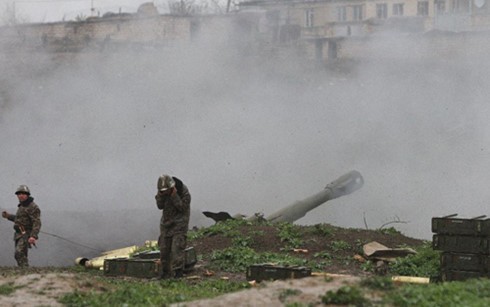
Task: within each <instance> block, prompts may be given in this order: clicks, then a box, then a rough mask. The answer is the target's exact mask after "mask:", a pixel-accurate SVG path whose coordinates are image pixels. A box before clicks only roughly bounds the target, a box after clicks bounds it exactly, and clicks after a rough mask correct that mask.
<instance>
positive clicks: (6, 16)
mask: <svg viewBox="0 0 490 307" xmlns="http://www.w3.org/2000/svg"><path fill="white" fill-rule="evenodd" d="M26 22H28V18H27V17H26V16H23V15H20V14H19V13H17V12H16V11H15V3H13V2H12V3H7V4H5V6H4V9H3V11H2V12H1V14H0V25H5V26H13V25H16V24H20V23H26Z"/></svg>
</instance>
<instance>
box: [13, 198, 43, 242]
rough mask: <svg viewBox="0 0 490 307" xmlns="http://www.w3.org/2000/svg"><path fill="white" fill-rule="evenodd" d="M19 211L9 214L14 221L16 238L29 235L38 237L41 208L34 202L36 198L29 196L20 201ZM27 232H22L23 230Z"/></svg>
mask: <svg viewBox="0 0 490 307" xmlns="http://www.w3.org/2000/svg"><path fill="white" fill-rule="evenodd" d="M17 207H18V208H17V213H16V214H11V215H9V216H8V219H9V220H11V221H13V222H14V230H15V239H18V238H20V237H22V236H23V235H27V237H34V238H36V239H38V235H39V231H40V230H41V210H40V209H39V207H38V205H37V204H36V203H35V202H34V198H32V197H29V198H28V199H27V200H26V201H23V202H21V203H19V205H18V206H17ZM23 229H24V230H25V232H26V233H25V234H22V230H23Z"/></svg>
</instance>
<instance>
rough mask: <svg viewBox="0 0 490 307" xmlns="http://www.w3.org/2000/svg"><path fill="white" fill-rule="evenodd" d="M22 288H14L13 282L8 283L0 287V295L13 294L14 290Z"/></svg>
mask: <svg viewBox="0 0 490 307" xmlns="http://www.w3.org/2000/svg"><path fill="white" fill-rule="evenodd" d="M19 288H22V287H19V286H15V285H14V283H13V282H8V283H6V284H3V285H1V286H0V295H10V294H12V293H14V292H15V290H17V289H19Z"/></svg>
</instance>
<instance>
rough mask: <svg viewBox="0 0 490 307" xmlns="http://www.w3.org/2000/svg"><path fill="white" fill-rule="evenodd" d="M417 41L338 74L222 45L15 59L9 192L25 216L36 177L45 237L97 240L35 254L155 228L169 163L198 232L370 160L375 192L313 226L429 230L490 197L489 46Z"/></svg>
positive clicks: (1, 90)
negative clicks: (476, 48)
mask: <svg viewBox="0 0 490 307" xmlns="http://www.w3.org/2000/svg"><path fill="white" fill-rule="evenodd" d="M419 41H420V39H418V38H416V37H415V38H393V37H382V38H379V40H373V41H372V45H371V47H370V48H366V51H365V53H364V54H363V58H362V59H361V60H360V61H359V62H355V61H348V62H347V63H345V64H343V65H339V66H337V69H330V70H325V69H323V68H320V67H316V68H312V67H311V66H310V65H309V64H307V63H305V62H303V61H301V60H300V59H298V58H294V57H292V56H288V57H286V58H283V59H275V60H270V59H269V60H267V61H266V60H264V59H259V58H256V57H245V56H242V55H241V53H240V52H235V51H226V52H225V51H224V50H227V48H225V47H227V46H226V45H217V46H216V45H215V42H210V43H209V44H205V45H199V46H195V45H185V46H179V47H178V48H169V49H165V50H155V51H144V52H139V51H138V52H137V51H123V52H115V53H82V54H68V55H66V54H42V53H35V54H22V53H20V54H18V55H16V56H15V57H14V56H13V55H12V54H8V55H5V54H3V55H1V68H2V72H3V77H1V79H0V82H1V83H0V108H1V110H0V112H1V113H0V143H1V148H2V150H1V151H0V161H1V162H2V163H1V174H2V175H1V176H0V204H1V206H2V209H4V210H8V211H9V212H11V213H14V212H15V210H16V202H17V200H16V198H15V195H14V191H15V189H16V187H17V186H18V185H19V184H27V185H28V186H29V187H30V188H31V191H32V195H33V196H34V198H35V201H36V202H37V203H38V204H39V206H40V207H41V209H42V212H43V213H42V218H43V230H44V231H46V232H48V233H53V234H57V235H60V236H63V237H64V238H68V239H70V240H73V241H75V242H78V243H81V244H84V245H88V246H90V247H93V248H94V249H95V250H90V249H86V248H83V247H81V246H76V245H73V244H71V243H70V242H66V241H63V240H60V239H57V238H55V237H52V236H49V235H43V234H41V238H40V240H39V247H38V249H37V250H31V251H30V252H31V257H30V259H31V263H32V264H33V265H67V264H70V263H71V261H72V260H73V259H74V258H75V257H77V256H94V255H96V254H97V251H96V250H107V249H111V248H119V247H124V246H129V245H133V244H136V245H141V244H143V242H144V240H156V238H157V237H158V223H159V218H160V211H159V210H157V208H156V205H155V201H154V195H155V192H156V183H157V178H158V176H159V175H161V174H162V173H168V174H171V175H175V176H177V177H179V178H180V179H182V180H183V181H184V183H185V184H186V185H187V186H188V187H189V189H190V192H191V194H192V203H191V206H192V210H193V212H192V224H193V225H199V226H201V225H210V224H211V223H212V221H210V220H207V219H205V218H204V217H202V214H201V213H200V212H201V211H206V210H209V211H228V212H230V213H231V214H232V215H233V214H235V213H243V214H247V215H252V214H254V213H256V212H263V213H265V214H266V215H268V214H271V213H273V212H275V211H276V210H279V209H281V208H282V207H284V206H287V205H289V204H291V203H293V202H295V201H296V200H300V199H303V198H306V197H308V196H310V195H312V194H314V193H317V192H318V191H320V190H321V189H323V188H324V187H325V185H326V184H327V183H329V182H331V181H333V180H335V179H337V178H338V177H339V176H341V175H343V174H344V173H347V172H348V171H350V170H358V171H359V172H360V173H361V174H362V175H363V177H364V181H365V184H364V187H363V188H362V189H361V190H359V191H356V192H355V193H353V194H352V195H348V196H344V197H341V198H339V199H335V200H332V201H331V202H328V203H326V204H324V205H323V206H320V207H319V208H316V209H315V210H314V212H310V213H309V214H307V215H306V217H304V218H303V219H301V220H299V221H298V222H299V223H302V224H313V223H331V224H334V225H338V226H343V227H356V228H364V227H366V225H367V227H369V228H371V229H374V228H377V227H380V226H381V225H383V224H385V223H389V222H391V221H401V222H404V223H395V224H393V225H392V226H395V227H396V228H397V229H399V230H401V231H402V232H403V233H405V234H407V235H409V236H414V237H417V238H424V239H430V236H431V229H430V219H431V218H432V217H434V216H444V215H448V214H451V213H459V214H460V215H461V216H464V217H473V216H478V215H482V214H485V213H486V212H485V210H487V208H488V205H487V204H486V200H487V199H488V198H489V196H490V195H489V193H490V192H489V190H488V189H487V182H486V180H485V178H486V177H487V174H486V166H487V165H488V164H489V162H490V155H489V153H488V151H489V150H490V147H489V143H488V142H489V141H488V140H490V138H489V133H490V124H489V123H488V120H487V119H488V118H489V115H490V114H489V113H490V107H489V106H488V103H487V100H488V97H489V91H490V90H489V89H490V86H489V85H490V84H489V80H490V78H488V72H489V71H490V70H489V69H488V68H489V67H488V64H487V62H486V61H483V58H481V57H480V56H478V55H475V54H471V55H469V54H468V53H467V52H462V51H461V52H459V53H457V54H455V55H454V56H453V57H452V58H451V59H450V60H449V58H448V57H441V58H439V57H438V56H437V55H434V54H431V48H430V46H427V45H426V44H424V43H421V44H419ZM423 41H425V42H427V40H423ZM220 43H223V42H220ZM383 44H385V46H384V47H385V48H383ZM460 48H462V49H465V48H466V47H465V46H460ZM380 50H384V51H385V52H384V53H380V52H379V51H380ZM458 50H459V49H458ZM480 50H488V46H481V48H480ZM483 53H484V52H482V54H483ZM380 54H383V56H380ZM468 55H469V56H468ZM405 222H406V223H405ZM11 227H12V223H10V222H8V221H6V220H2V221H1V222H0V229H1V233H2V242H1V244H2V245H3V246H4V247H3V248H2V252H1V255H2V257H1V261H0V265H13V264H14V263H15V262H14V260H13V245H14V244H13V242H12V241H11V240H10V239H11V235H12V230H11ZM43 245H44V247H43ZM48 246H49V247H50V248H47V247H48Z"/></svg>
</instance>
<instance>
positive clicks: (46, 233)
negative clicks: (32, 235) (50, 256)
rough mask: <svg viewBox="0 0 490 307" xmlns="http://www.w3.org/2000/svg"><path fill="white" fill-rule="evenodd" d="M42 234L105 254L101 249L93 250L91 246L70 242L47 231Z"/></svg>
mask: <svg viewBox="0 0 490 307" xmlns="http://www.w3.org/2000/svg"><path fill="white" fill-rule="evenodd" d="M40 233H43V234H45V235H48V236H52V237H55V238H58V239H61V240H64V241H67V242H70V243H71V244H75V245H78V246H82V247H85V248H88V249H91V250H94V251H96V252H99V253H102V252H103V251H102V250H100V249H97V248H93V247H90V246H87V245H84V244H80V243H77V242H75V241H72V240H69V239H67V238H63V237H62V236H58V235H55V234H53V233H49V232H45V231H40Z"/></svg>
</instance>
